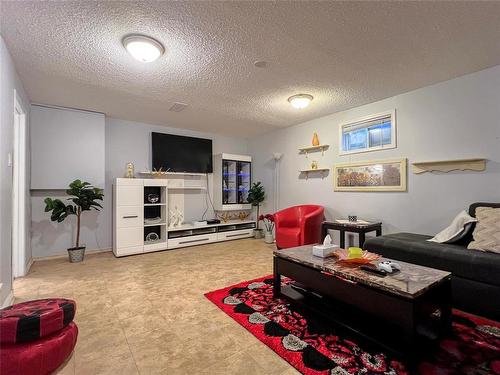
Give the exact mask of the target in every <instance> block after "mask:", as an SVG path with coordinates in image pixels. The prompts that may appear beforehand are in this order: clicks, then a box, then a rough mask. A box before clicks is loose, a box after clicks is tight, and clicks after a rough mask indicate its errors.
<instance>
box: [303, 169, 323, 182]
mask: <svg viewBox="0 0 500 375" xmlns="http://www.w3.org/2000/svg"><path fill="white" fill-rule="evenodd" d="M329 172H330V168H317V169H304V170H301V171H299V173H300V174H305V175H306V180H307V179H308V178H309V174H311V173H319V174H321V178H325V177H326V175H328V173H329Z"/></svg>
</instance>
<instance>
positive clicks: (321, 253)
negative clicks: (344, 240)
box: [312, 245, 340, 258]
mask: <svg viewBox="0 0 500 375" xmlns="http://www.w3.org/2000/svg"><path fill="white" fill-rule="evenodd" d="M337 249H340V247H339V246H338V245H314V246H313V251H312V252H313V255H314V256H317V257H320V258H326V257H329V256H332V255H333V253H334V252H335V250H337Z"/></svg>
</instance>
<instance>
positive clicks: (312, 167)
mask: <svg viewBox="0 0 500 375" xmlns="http://www.w3.org/2000/svg"><path fill="white" fill-rule="evenodd" d="M311 169H318V162H317V161H316V160H313V161H312V162H311Z"/></svg>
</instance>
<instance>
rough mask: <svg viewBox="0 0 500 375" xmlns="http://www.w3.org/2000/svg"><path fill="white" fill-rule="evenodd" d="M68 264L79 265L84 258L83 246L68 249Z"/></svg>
mask: <svg viewBox="0 0 500 375" xmlns="http://www.w3.org/2000/svg"><path fill="white" fill-rule="evenodd" d="M68 256H69V262H70V263H79V262H81V261H83V258H84V257H85V246H80V247H71V248H69V249H68Z"/></svg>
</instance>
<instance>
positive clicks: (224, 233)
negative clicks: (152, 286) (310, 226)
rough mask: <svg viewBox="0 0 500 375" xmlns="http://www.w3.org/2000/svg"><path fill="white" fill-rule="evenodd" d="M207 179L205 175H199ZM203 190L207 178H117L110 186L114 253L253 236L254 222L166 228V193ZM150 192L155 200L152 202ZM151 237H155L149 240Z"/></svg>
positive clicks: (157, 249)
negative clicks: (194, 179) (111, 190)
mask: <svg viewBox="0 0 500 375" xmlns="http://www.w3.org/2000/svg"><path fill="white" fill-rule="evenodd" d="M199 177H200V179H201V178H206V176H203V175H202V176H199ZM184 189H186V190H189V191H191V192H192V190H193V189H199V190H200V191H203V190H204V189H206V181H204V182H203V181H201V180H200V181H193V180H191V179H188V180H187V181H183V180H182V176H179V175H178V176H177V178H171V179H169V178H166V179H163V178H161V179H152V178H117V179H116V180H115V184H114V185H113V253H114V254H115V256H117V257H120V256H126V255H132V254H141V253H147V252H151V251H161V250H169V249H176V248H180V247H187V246H194V245H202V244H206V243H212V242H220V241H229V240H235V239H241V238H248V237H252V235H253V230H254V228H255V222H254V221H250V220H244V221H242V220H232V221H229V222H226V223H220V224H212V225H203V226H194V225H192V224H183V225H180V226H174V227H169V206H170V205H171V204H172V203H171V202H169V192H170V195H171V196H173V197H174V196H175V197H178V196H179V191H182V190H184ZM150 195H153V196H154V197H155V199H153V201H154V202H151V201H150V200H151V199H149V198H150V197H149V196H150ZM151 237H153V238H156V240H151Z"/></svg>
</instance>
